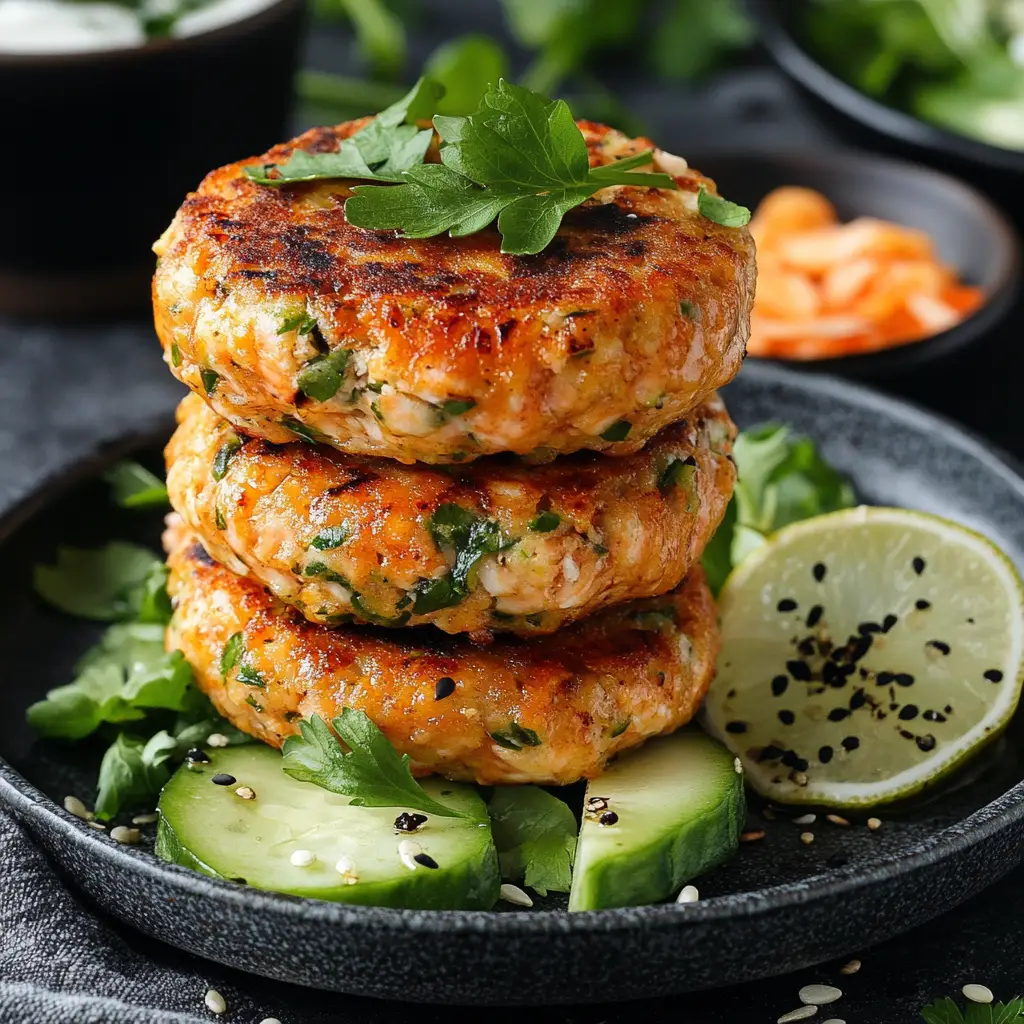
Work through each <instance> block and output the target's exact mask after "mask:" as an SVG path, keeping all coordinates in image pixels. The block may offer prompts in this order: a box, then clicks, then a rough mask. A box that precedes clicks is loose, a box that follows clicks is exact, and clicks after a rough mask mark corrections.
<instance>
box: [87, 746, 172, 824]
mask: <svg viewBox="0 0 1024 1024" xmlns="http://www.w3.org/2000/svg"><path fill="white" fill-rule="evenodd" d="M175 749H176V744H175V742H174V740H173V739H172V738H171V736H170V735H169V734H168V733H166V732H158V733H156V734H155V735H154V736H152V737H151V738H150V739H149V740H142V739H139V738H137V737H134V736H128V735H126V734H125V733H121V734H120V735H119V736H118V737H117V739H115V740H114V742H113V743H112V744H111V745H110V746H109V747H108V748H107V752H106V753H105V754H104V755H103V761H102V762H101V764H100V779H99V792H98V794H97V796H96V807H95V813H96V817H97V818H98V819H99V820H100V821H109V820H110V819H111V818H112V817H113V816H114V815H115V814H117V813H118V812H119V811H120V810H122V809H136V808H141V807H147V806H148V805H149V803H150V801H152V800H153V798H154V797H155V796H156V794H157V793H159V792H160V790H161V789H162V788H163V786H164V784H165V783H166V782H167V780H168V779H169V778H170V777H171V769H170V767H169V765H168V763H167V762H168V761H169V760H170V757H171V754H172V753H173V751H174V750H175Z"/></svg>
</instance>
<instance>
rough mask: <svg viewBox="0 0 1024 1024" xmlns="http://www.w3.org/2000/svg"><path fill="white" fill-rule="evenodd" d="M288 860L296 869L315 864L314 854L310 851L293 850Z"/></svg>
mask: <svg viewBox="0 0 1024 1024" xmlns="http://www.w3.org/2000/svg"><path fill="white" fill-rule="evenodd" d="M288 859H289V860H290V861H291V862H292V863H293V864H294V865H295V866H296V867H297V868H308V867H309V866H310V865H311V864H315V863H316V854H315V853H314V852H313V851H312V850H294V851H292V855H291V856H290V857H289V858H288Z"/></svg>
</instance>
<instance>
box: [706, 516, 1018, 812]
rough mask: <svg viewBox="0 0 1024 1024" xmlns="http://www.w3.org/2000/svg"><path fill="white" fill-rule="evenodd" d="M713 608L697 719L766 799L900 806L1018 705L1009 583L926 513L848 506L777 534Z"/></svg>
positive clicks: (999, 559) (960, 531) (1013, 585)
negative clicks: (718, 638) (709, 669)
mask: <svg viewBox="0 0 1024 1024" xmlns="http://www.w3.org/2000/svg"><path fill="white" fill-rule="evenodd" d="M719 609H720V613H721V618H722V654H721V655H720V657H719V665H718V676H717V678H716V679H715V682H714V684H713V685H712V687H711V691H710V693H709V694H708V698H707V703H706V721H707V724H708V726H709V728H710V730H711V732H713V733H714V734H715V735H716V736H718V737H720V738H721V739H722V740H723V741H724V742H725V743H726V744H727V745H728V746H729V747H730V748H731V749H732V750H733V752H734V753H736V754H738V755H739V757H740V758H741V760H742V761H743V765H744V767H745V769H746V771H747V778H748V779H749V781H750V782H751V784H752V785H753V786H754V787H755V788H756V789H757V790H759V791H760V792H761V793H763V794H765V795H766V796H768V797H770V798H771V799H772V800H777V801H780V802H783V803H799V804H827V805H830V806H835V807H868V806H871V805H873V804H879V803H885V802H888V801H891V800H896V799H899V798H902V797H907V796H910V795H911V794H913V793H916V792H918V791H919V790H921V789H923V788H924V787H925V786H928V785H930V784H931V783H933V782H935V781H936V780H937V779H939V778H940V777H941V776H942V775H944V774H946V773H947V772H949V771H950V770H951V769H953V768H954V767H956V766H957V765H958V764H960V763H962V762H963V761H964V760H966V759H967V758H969V757H971V756H972V755H973V754H974V753H976V752H977V751H978V750H979V749H980V748H981V747H982V746H983V745H984V744H985V743H987V742H988V741H989V740H991V739H993V738H994V737H995V736H997V735H998V734H999V732H1000V730H1002V729H1003V728H1004V727H1005V726H1006V724H1007V722H1008V721H1009V720H1010V717H1011V716H1012V715H1013V712H1014V709H1015V708H1016V706H1017V702H1018V700H1019V699H1020V692H1021V677H1022V665H1021V659H1022V646H1024V584H1022V582H1021V578H1020V576H1019V575H1018V573H1017V570H1016V569H1015V568H1014V566H1013V565H1012V563H1011V562H1010V560H1009V559H1008V558H1007V557H1006V555H1005V554H1003V552H1002V551H1000V550H999V549H998V548H997V547H996V546H995V545H994V544H992V543H991V541H988V540H986V539H985V538H984V537H982V536H980V535H979V534H977V533H974V532H973V531H971V530H968V529H965V528H964V527H963V526H959V525H958V524H956V523H951V522H948V521H947V520H944V519H940V518H938V517H937V516H932V515H928V514H926V513H923V512H912V511H909V510H906V509H896V508H867V507H861V508H854V509H846V510H844V511H842V512H834V513H832V514H830V515H825V516H818V517H816V518H814V519H808V520H805V521H803V522H800V523H796V524H794V525H792V526H788V527H786V528H785V529H783V530H780V531H779V532H778V533H777V534H775V535H774V536H772V537H771V538H770V539H769V540H768V542H767V543H766V544H764V545H763V546H762V547H760V548H758V549H757V550H755V551H754V552H753V553H752V554H751V555H750V556H749V557H748V558H747V559H746V560H745V561H744V562H743V563H742V564H741V565H740V566H739V567H738V568H737V569H736V570H735V571H734V572H733V573H732V575H731V576H730V577H729V579H728V581H727V583H726V585H725V587H724V589H723V591H722V594H721V598H720V601H719Z"/></svg>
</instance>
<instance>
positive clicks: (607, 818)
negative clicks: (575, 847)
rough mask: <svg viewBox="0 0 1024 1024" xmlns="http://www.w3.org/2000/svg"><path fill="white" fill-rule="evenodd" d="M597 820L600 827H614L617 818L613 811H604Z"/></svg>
mask: <svg viewBox="0 0 1024 1024" xmlns="http://www.w3.org/2000/svg"><path fill="white" fill-rule="evenodd" d="M597 820H598V823H599V824H601V825H614V824H616V822H618V820H619V816H618V815H617V814H616V813H615V812H614V811H605V812H604V814H602V815H601V817H600V818H598V819H597Z"/></svg>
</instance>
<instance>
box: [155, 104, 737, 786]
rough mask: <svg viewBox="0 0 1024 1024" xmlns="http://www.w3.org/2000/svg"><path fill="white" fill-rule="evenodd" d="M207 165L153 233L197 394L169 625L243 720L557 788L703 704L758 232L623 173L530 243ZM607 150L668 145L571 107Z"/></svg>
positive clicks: (484, 777)
mask: <svg viewBox="0 0 1024 1024" xmlns="http://www.w3.org/2000/svg"><path fill="white" fill-rule="evenodd" d="M365 123H366V122H365V120H364V121H356V122H349V123H346V124H343V125H340V126H338V127H336V128H319V129H315V130H313V131H311V132H308V133H306V134H305V135H303V136H301V137H300V138H298V139H296V140H294V141H293V142H291V143H288V144H286V145H282V146H278V147H275V148H274V149H272V150H271V151H270V152H268V153H266V154H264V155H263V156H262V157H259V158H256V159H253V160H250V161H245V162H243V163H239V164H234V165H230V166H227V167H223V168H220V169H219V170H216V171H214V172H212V173H211V174H210V175H208V176H207V178H206V179H205V180H204V181H203V183H202V185H201V186H200V188H199V190H198V191H197V192H195V193H192V194H191V195H189V196H188V198H187V199H186V201H185V203H184V205H183V206H182V208H181V210H180V211H179V213H178V215H177V216H176V218H175V220H174V222H173V223H172V224H171V226H170V228H169V229H168V230H167V232H166V233H165V234H164V236H163V237H162V238H161V239H160V241H159V242H158V243H157V246H156V251H157V253H158V255H159V257H160V262H159V266H158V269H157V272H156V277H155V281H154V302H155V309H156V326H157V330H158V333H159V335H160V339H161V342H162V344H163V347H164V352H165V358H166V360H167V363H168V365H169V366H170V368H171V371H172V372H173V373H174V375H175V376H176V377H177V378H178V379H179V380H181V381H182V382H184V383H185V384H186V385H188V387H189V388H190V389H191V390H192V391H193V392H194V394H192V395H190V396H188V397H187V398H185V400H184V401H183V402H182V403H181V406H180V408H179V411H178V423H179V425H178V429H177V432H176V433H175V434H174V436H173V438H172V439H171V441H170V443H169V445H168V447H167V453H166V454H167V467H168V478H167V483H168V489H169V492H170V496H171V501H172V504H173V506H174V509H175V510H176V515H174V516H172V517H171V519H170V521H169V522H170V526H169V529H168V531H167V536H166V543H167V549H168V561H169V566H170V570H171V575H170V591H171V595H172V598H173V601H174V605H175V613H174V618H173V621H172V624H171V627H170V630H169V636H168V643H169V644H170V645H171V646H173V647H175V648H178V649H180V650H181V651H183V652H184V655H185V657H186V658H187V659H188V661H189V663H190V664H191V665H192V668H193V670H194V673H195V677H196V680H197V682H198V685H199V686H200V687H201V688H202V689H203V690H204V691H205V692H206V693H207V694H208V695H209V696H210V698H211V699H212V700H213V702H214V704H215V705H216V706H217V708H218V709H219V711H220V712H221V713H222V714H223V715H224V716H225V717H226V718H228V719H229V720H230V721H231V722H233V723H234V724H235V725H237V726H238V727H239V728H240V729H242V730H244V731H245V732H247V733H250V734H252V735H254V736H256V737H258V738H260V739H261V740H264V741H265V742H267V743H270V744H272V745H274V746H280V745H281V744H282V743H283V741H284V740H285V739H286V738H287V737H288V736H289V735H291V734H293V733H295V732H297V731H298V727H299V722H300V721H301V720H302V719H304V718H309V717H311V716H313V715H319V716H321V717H323V718H325V719H326V720H328V721H330V720H331V719H333V718H334V717H336V716H337V715H338V714H339V713H340V712H341V709H342V708H345V707H351V708H356V709H358V710H360V711H363V712H365V713H366V714H367V715H368V716H369V717H370V718H371V719H372V720H373V721H374V722H375V723H376V725H377V726H379V727H380V729H381V730H382V731H383V732H384V734H385V735H386V736H387V738H388V739H389V740H390V741H391V743H392V744H393V745H394V746H395V747H396V748H397V750H398V751H399V752H401V753H404V754H408V755H409V756H410V758H411V759H412V762H413V767H414V770H416V771H418V772H421V773H425V772H438V773H441V774H443V775H446V776H448V777H450V778H452V779H460V780H467V781H475V782H479V783H482V784H501V783H525V782H535V783H543V784H556V785H557V784H565V783H570V782H573V781H576V780H578V779H580V778H585V777H592V776H594V775H597V774H599V773H600V772H601V770H602V769H603V767H604V766H605V764H606V763H607V761H608V759H609V758H611V757H613V756H614V755H616V754H618V753H620V752H622V751H624V750H627V749H629V748H631V747H635V746H637V745H638V744H640V743H642V742H643V741H644V740H645V739H647V738H649V737H651V736H655V735H658V734H662V733H667V732H671V731H672V730H674V729H676V728H678V727H679V726H681V725H683V724H684V723H685V722H687V721H689V719H690V718H691V717H692V716H693V715H694V713H695V711H696V710H697V708H698V707H699V704H700V701H701V699H702V697H703V695H704V693H705V691H706V689H707V687H708V684H709V683H710V681H711V678H712V676H713V674H714V664H715V658H716V655H717V653H718V632H717V624H716V617H715V608H714V602H713V600H712V596H711V594H710V592H709V590H708V586H707V583H706V581H705V578H704V574H703V572H702V570H701V568H700V557H701V554H702V552H703V550H704V547H705V545H706V544H707V542H708V540H709V539H710V538H711V535H712V534H713V533H714V531H715V529H716V528H717V526H718V525H719V523H720V521H721V519H722V517H723V515H724V513H725V509H726V506H727V504H728V502H729V499H730V496H731V494H732V488H733V484H734V480H735V470H734V467H733V463H732V460H731V448H732V443H733V440H734V437H735V427H734V426H733V424H732V422H731V421H730V419H729V417H728V415H727V413H726V410H725V407H724V406H723V404H722V402H721V400H720V399H719V398H718V396H717V394H716V390H717V389H718V388H719V387H721V386H722V385H724V384H725V383H727V382H728V381H729V380H730V379H731V378H732V377H733V376H734V374H735V373H736V371H737V370H738V368H739V366H740V363H741V360H742V357H743V354H744V350H745V346H746V340H747V334H748V324H749V314H750V306H751V303H752V300H753V280H754V253H753V244H752V242H751V240H750V237H749V235H748V233H747V232H746V230H745V229H742V228H730V227H724V226H721V225H719V224H717V223H714V222H712V221H711V220H709V219H707V218H706V217H704V216H702V215H701V213H700V212H699V210H698V192H699V190H700V187H701V186H702V185H703V186H704V187H705V188H706V189H707V190H709V191H712V192H713V189H714V185H713V183H712V182H710V181H709V180H708V179H706V178H704V177H702V176H701V175H700V174H698V173H696V172H694V171H692V170H689V169H687V168H686V165H685V163H684V162H683V161H682V160H680V159H679V158H678V157H672V156H669V155H668V154H662V153H660V152H659V151H656V157H655V163H656V167H657V169H658V170H662V171H667V172H669V173H671V174H673V176H674V178H675V181H676V183H677V185H678V190H669V189H648V188H637V187H611V188H607V189H604V190H602V191H600V192H598V193H597V194H596V195H594V196H593V198H591V199H589V200H588V201H587V202H586V203H584V204H583V205H582V206H580V207H578V208H576V209H575V210H572V211H570V212H569V213H568V214H567V215H566V217H565V219H564V220H563V222H562V225H561V228H560V229H559V231H558V234H557V235H556V237H555V239H554V241H553V242H552V243H551V245H550V246H548V247H547V248H546V249H545V250H544V251H543V252H541V253H540V254H538V255H536V256H512V255H507V254H503V253H502V252H501V240H500V237H499V235H498V233H497V231H495V230H494V229H493V228H489V229H486V230H484V231H481V232H479V233H477V234H474V235H470V236H468V237H464V238H449V237H446V236H441V237H437V238H430V239H422V240H410V239H403V238H400V237H398V236H397V234H396V233H395V232H393V231H369V230H364V229H361V228H358V227H354V226H352V225H350V224H349V223H347V221H346V219H345V214H344V201H345V199H346V198H347V196H348V195H349V194H350V193H351V186H352V185H353V184H355V183H353V182H345V181H318V182H311V183H308V184H301V185H294V186H288V187H276V188H275V187H268V186H264V185H260V184H257V183H255V182H253V181H251V180H249V179H248V178H247V177H246V175H245V174H244V171H243V167H244V166H246V164H250V165H251V164H257V163H259V164H264V163H268V162H281V161H283V160H285V159H286V158H287V157H288V156H289V155H290V154H291V153H292V152H293V151H295V150H296V149H303V150H306V151H309V152H329V151H331V150H333V149H337V147H338V144H339V141H340V140H341V139H344V138H346V137H348V136H349V135H351V134H352V133H353V132H354V131H356V130H358V129H359V128H360V127H361V126H363V125H364V124H365ZM580 128H581V130H582V131H583V134H584V137H585V138H586V141H587V145H588V147H589V151H590V159H591V163H592V165H595V166H596V165H601V164H605V163H609V162H612V161H614V160H617V159H620V158H623V157H628V156H630V155H633V154H635V153H638V152H640V151H642V150H645V149H649V148H652V144H651V143H650V141H649V140H647V139H630V138H627V137H625V136H624V135H622V134H620V133H619V132H616V131H614V130H612V129H610V128H606V127H604V126H602V125H597V124H593V123H591V122H580Z"/></svg>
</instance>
